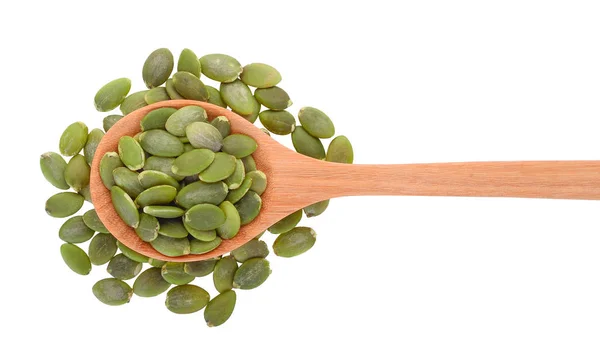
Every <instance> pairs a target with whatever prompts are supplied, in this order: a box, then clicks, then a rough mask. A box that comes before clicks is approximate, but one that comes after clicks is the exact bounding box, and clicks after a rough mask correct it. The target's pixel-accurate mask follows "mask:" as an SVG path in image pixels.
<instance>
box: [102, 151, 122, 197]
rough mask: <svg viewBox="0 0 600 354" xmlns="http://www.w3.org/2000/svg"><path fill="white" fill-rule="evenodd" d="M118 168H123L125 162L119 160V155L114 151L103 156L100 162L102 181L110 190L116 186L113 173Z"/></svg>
mask: <svg viewBox="0 0 600 354" xmlns="http://www.w3.org/2000/svg"><path fill="white" fill-rule="evenodd" d="M117 167H123V162H121V159H120V158H119V154H117V153H116V152H114V151H109V152H107V153H105V154H104V156H102V159H101V160H100V179H102V183H104V186H105V187H106V188H108V189H110V188H112V187H113V186H114V185H115V179H114V177H113V171H114V170H115V169H116V168H117Z"/></svg>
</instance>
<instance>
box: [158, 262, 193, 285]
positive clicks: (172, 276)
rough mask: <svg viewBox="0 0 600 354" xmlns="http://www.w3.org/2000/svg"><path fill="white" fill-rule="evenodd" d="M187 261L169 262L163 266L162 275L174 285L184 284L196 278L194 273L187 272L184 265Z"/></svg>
mask: <svg viewBox="0 0 600 354" xmlns="http://www.w3.org/2000/svg"><path fill="white" fill-rule="evenodd" d="M184 265H185V263H180V262H167V263H165V265H163V266H162V268H161V274H162V277H163V278H164V279H165V280H166V281H168V282H169V283H171V284H173V285H184V284H187V283H189V282H191V281H192V280H194V276H193V275H189V274H187V273H186V272H185V271H184V269H183V266H184Z"/></svg>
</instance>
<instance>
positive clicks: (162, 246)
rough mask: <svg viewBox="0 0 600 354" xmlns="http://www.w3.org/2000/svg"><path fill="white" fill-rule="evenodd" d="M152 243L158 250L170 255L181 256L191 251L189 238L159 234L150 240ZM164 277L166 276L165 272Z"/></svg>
mask: <svg viewBox="0 0 600 354" xmlns="http://www.w3.org/2000/svg"><path fill="white" fill-rule="evenodd" d="M150 245H151V246H152V248H154V249H155V250H156V251H157V252H159V253H162V254H164V255H165V256H169V257H179V256H184V255H186V254H189V253H190V241H189V240H188V239H187V238H172V237H167V236H160V235H159V236H158V237H157V238H156V239H155V240H154V241H152V242H150ZM163 277H165V275H164V274H163ZM165 280H167V281H169V279H167V277H165ZM190 281H191V280H190Z"/></svg>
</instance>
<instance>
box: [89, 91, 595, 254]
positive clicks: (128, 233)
mask: <svg viewBox="0 0 600 354" xmlns="http://www.w3.org/2000/svg"><path fill="white" fill-rule="evenodd" d="M188 105H197V106H201V107H204V108H205V109H206V111H207V113H208V115H209V119H211V120H212V119H213V118H214V117H216V116H219V115H223V116H226V117H227V118H228V119H229V120H230V122H231V130H232V133H243V134H246V135H248V136H251V137H252V138H254V139H255V140H256V141H257V142H258V149H257V150H256V152H255V153H254V154H253V156H254V159H255V161H256V165H257V167H258V169H259V170H261V171H263V172H264V173H265V174H266V175H267V181H268V183H267V185H268V186H267V190H266V191H265V192H264V193H263V195H262V196H261V197H262V201H263V206H262V210H261V212H260V214H259V215H258V217H257V218H256V219H255V220H254V221H252V222H251V223H250V224H248V225H246V226H243V227H242V228H241V230H240V233H239V234H238V235H237V236H236V237H234V238H233V239H231V240H224V241H223V242H222V243H221V245H220V246H219V247H218V248H217V249H215V250H213V251H211V252H209V253H206V254H202V255H187V256H182V257H167V256H164V255H162V254H160V253H158V252H156V251H155V250H154V249H153V248H152V246H150V244H148V243H146V242H144V241H142V240H141V239H140V238H139V237H138V236H137V234H136V233H135V232H134V230H133V229H132V228H130V227H129V226H127V225H125V223H123V221H122V220H121V219H120V218H119V216H118V215H117V213H116V211H115V209H114V207H113V205H112V202H111V198H110V192H109V191H108V189H106V187H105V186H104V184H103V183H102V180H101V179H100V175H99V164H100V159H101V157H102V156H103V155H104V154H105V153H106V152H108V151H117V143H118V141H119V138H120V137H121V136H123V135H130V136H133V135H135V134H136V133H138V132H139V131H140V120H141V119H142V118H143V117H144V116H145V115H146V114H147V113H148V112H150V111H152V110H154V109H156V108H160V107H174V108H181V107H184V106H188ZM90 187H91V194H92V201H93V203H94V207H95V208H96V211H97V212H98V216H99V217H100V219H101V220H102V222H103V223H104V225H105V226H106V227H107V228H108V230H109V231H110V232H111V233H112V234H113V235H114V236H115V237H116V238H117V239H118V240H119V241H121V242H122V243H123V244H125V245H126V246H128V247H130V248H132V249H134V250H136V251H138V252H139V253H142V254H144V255H147V256H149V257H152V258H155V259H160V260H166V261H176V262H189V261H198V260H203V259H209V258H213V257H217V256H220V255H222V254H225V253H228V252H230V251H231V250H233V249H236V248H237V247H239V246H241V245H243V244H244V243H246V242H247V241H249V240H251V239H252V238H253V237H254V236H256V235H258V234H259V233H261V232H263V231H264V230H266V229H267V228H268V227H269V226H271V225H272V224H274V223H275V222H277V221H279V220H280V219H282V218H283V217H285V216H286V215H289V214H291V213H293V212H294V211H296V210H298V209H300V208H302V207H305V206H307V205H310V204H312V203H315V202H318V201H321V200H325V199H331V198H336V197H342V196H359V195H412V196H465V197H514V198H551V199H594V200H598V199H600V161H523V162H464V163H430V164H406V165H346V164H337V163H330V162H325V161H319V160H315V159H312V158H309V157H306V156H303V155H300V154H298V153H296V152H294V151H292V150H290V149H288V148H286V147H285V146H283V145H281V144H279V143H278V142H277V141H275V140H274V139H272V138H271V137H269V136H268V135H266V134H265V133H263V132H262V131H261V130H259V129H258V128H257V127H256V126H254V125H253V124H252V123H250V122H248V121H247V120H245V119H244V118H242V117H240V116H238V115H237V114H235V113H233V112H231V111H229V110H227V109H224V108H221V107H218V106H215V105H212V104H209V103H205V102H198V101H189V100H173V101H164V102H159V103H155V104H153V105H150V106H147V107H143V108H141V109H139V110H137V111H135V112H132V113H131V114H129V115H127V116H126V117H124V118H123V119H121V120H120V121H119V122H117V123H116V124H115V125H114V126H113V127H112V128H111V129H110V130H109V132H108V133H107V134H106V135H105V136H104V138H103V139H102V141H101V142H100V144H99V145H98V148H97V150H96V155H95V158H94V161H93V163H92V170H91V180H90Z"/></svg>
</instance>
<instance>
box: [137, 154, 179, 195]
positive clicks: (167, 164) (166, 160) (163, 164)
mask: <svg viewBox="0 0 600 354" xmlns="http://www.w3.org/2000/svg"><path fill="white" fill-rule="evenodd" d="M174 162H175V158H174V157H159V156H151V157H149V158H147V159H146V163H145V164H144V172H146V171H159V172H162V173H164V174H166V175H169V176H170V177H172V178H173V179H174V180H175V181H181V180H183V178H184V176H179V175H176V174H175V173H173V171H171V170H172V168H173V163H174ZM144 172H142V173H144ZM169 185H170V183H169ZM174 187H175V186H174ZM176 188H177V187H176Z"/></svg>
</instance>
